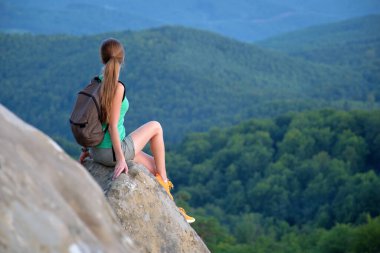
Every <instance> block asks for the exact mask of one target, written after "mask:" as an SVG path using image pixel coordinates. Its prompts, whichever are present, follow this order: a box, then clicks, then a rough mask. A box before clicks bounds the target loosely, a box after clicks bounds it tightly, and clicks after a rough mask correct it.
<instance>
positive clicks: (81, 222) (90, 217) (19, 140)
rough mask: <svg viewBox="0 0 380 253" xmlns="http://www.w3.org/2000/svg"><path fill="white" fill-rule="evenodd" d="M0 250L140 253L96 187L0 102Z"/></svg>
mask: <svg viewBox="0 0 380 253" xmlns="http://www.w3.org/2000/svg"><path fill="white" fill-rule="evenodd" d="M0 125H1V127H0V252H20V253H21V252H22V253H25V252H69V253H79V252H80V253H87V252H88V253H89V252H91V253H93V252H99V253H100V252H107V253H108V252H139V251H138V250H136V248H135V247H134V245H133V243H132V240H131V239H130V237H128V236H127V233H126V232H125V230H124V229H122V227H121V226H120V222H119V220H118V218H117V216H115V214H114V211H113V210H112V208H111V207H110V205H109V203H108V202H107V200H106V198H105V197H104V194H103V192H102V190H101V188H100V187H99V186H98V184H97V183H96V182H95V181H94V180H93V178H92V177H91V175H90V174H89V173H88V172H87V171H86V170H85V168H84V167H83V166H81V165H80V164H79V163H78V162H76V161H74V160H73V159H71V158H70V157H69V156H68V155H66V154H65V153H64V152H63V151H62V149H61V148H60V147H59V146H58V145H57V144H56V143H55V142H53V141H52V140H51V139H50V138H49V137H47V136H46V135H44V134H43V133H41V132H40V131H38V130H37V129H35V128H33V127H31V126H30V125H28V124H26V123H24V122H23V121H22V120H20V119H19V118H17V117H16V116H15V115H14V114H12V113H11V112H10V111H8V110H7V109H6V108H5V107H4V106H2V105H1V104H0Z"/></svg>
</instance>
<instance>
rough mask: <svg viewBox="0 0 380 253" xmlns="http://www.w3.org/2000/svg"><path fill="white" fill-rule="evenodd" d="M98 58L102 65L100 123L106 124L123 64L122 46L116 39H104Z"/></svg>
mask: <svg viewBox="0 0 380 253" xmlns="http://www.w3.org/2000/svg"><path fill="white" fill-rule="evenodd" d="M100 57H101V59H102V62H103V64H104V68H103V85H102V88H101V93H100V94H101V95H100V104H101V108H102V122H106V123H108V122H109V115H110V111H111V105H112V101H113V97H114V95H115V92H116V88H117V83H118V80H119V75H120V67H121V65H122V64H123V62H124V48H123V45H122V44H121V43H120V42H119V41H118V40H116V39H113V38H110V39H106V40H105V41H103V43H102V45H101V46H100Z"/></svg>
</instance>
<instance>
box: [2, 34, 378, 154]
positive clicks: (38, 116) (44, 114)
mask: <svg viewBox="0 0 380 253" xmlns="http://www.w3.org/2000/svg"><path fill="white" fill-rule="evenodd" d="M109 36H113V37H116V38H118V39H120V40H121V41H122V42H123V43H124V44H125V47H126V66H125V68H124V72H123V73H122V76H121V79H122V80H124V81H126V83H127V95H128V98H129V99H130V102H131V107H130V111H129V112H128V114H127V118H126V125H127V127H128V129H129V130H132V129H134V128H135V127H137V126H138V125H139V124H142V123H144V122H146V121H148V120H152V119H155V120H159V121H160V122H162V124H163V126H164V129H165V131H166V138H167V140H168V141H169V142H176V141H178V140H180V139H181V138H182V137H183V136H184V135H185V134H187V133H188V132H193V131H204V130H207V129H208V128H209V127H211V126H226V125H230V124H233V123H236V122H239V121H240V120H241V119H244V118H249V117H272V116H276V115H279V114H281V113H284V112H287V111H289V110H295V111H300V110H306V109H310V108H320V107H326V106H330V107H335V108H345V109H350V108H363V107H365V108H367V106H368V104H367V103H366V102H367V95H368V94H369V93H371V92H373V91H372V89H373V87H371V86H368V85H367V83H366V81H365V79H364V78H363V77H362V75H361V73H357V72H354V73H353V72H351V71H350V70H349V69H347V68H345V67H336V66H334V67H331V66H328V65H326V64H319V63H318V64H314V63H310V62H308V61H305V60H302V59H297V58H292V57H289V56H284V55H283V54H282V53H275V52H272V51H270V50H265V49H260V48H258V47H257V46H254V45H250V44H244V43H240V42H237V41H234V40H231V39H227V38H224V37H221V36H219V35H216V34H212V33H209V32H203V31H198V30H193V29H187V28H181V27H163V28H157V29H151V30H146V31H142V32H134V33H131V32H122V33H112V34H111V33H110V34H102V35H94V36H83V37H72V36H64V35H60V36H33V35H27V34H25V35H9V34H1V35H0V46H1V47H0V60H1V62H4V63H6V64H5V65H3V66H2V67H1V69H0V74H1V76H2V80H1V89H2V92H1V94H0V102H1V103H3V104H4V105H6V106H7V107H9V108H11V109H12V110H13V111H15V112H16V113H17V114H18V115H20V116H21V117H22V118H23V119H25V120H26V121H28V122H30V123H32V124H33V125H35V126H37V127H39V128H41V129H42V130H43V131H45V132H47V133H48V134H49V135H51V136H54V137H55V138H56V139H57V140H58V141H60V142H61V144H64V142H65V141H64V140H65V139H70V138H71V133H70V132H69V126H68V117H69V113H70V110H71V108H72V105H73V103H74V99H75V96H76V95H75V94H76V92H77V91H78V90H79V89H80V88H81V87H82V86H84V85H85V84H86V83H87V82H88V81H89V79H90V78H91V77H92V76H94V75H96V74H98V73H99V71H100V67H101V65H100V63H99V56H98V46H99V44H100V42H101V41H102V39H104V38H107V37H109ZM62 138H63V139H62ZM66 149H67V147H66Z"/></svg>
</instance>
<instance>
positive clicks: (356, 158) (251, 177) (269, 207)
mask: <svg viewBox="0 0 380 253" xmlns="http://www.w3.org/2000/svg"><path fill="white" fill-rule="evenodd" d="M379 129H380V111H379V110H376V111H351V112H344V111H337V110H326V109H325V110H318V111H308V112H303V113H288V114H284V115H281V116H278V117H275V118H274V119H266V120H264V119H262V120H258V119H252V120H249V121H246V122H243V123H240V124H238V125H236V126H234V127H231V128H225V129H219V128H213V129H212V130H211V131H209V132H207V133H198V134H192V135H189V136H188V137H187V138H186V139H185V140H184V141H183V142H182V143H181V145H179V146H178V147H177V148H176V149H174V150H172V151H171V152H169V153H168V168H170V171H169V176H170V177H171V178H172V180H173V182H176V184H177V185H180V186H179V190H177V192H176V194H175V199H177V200H179V202H180V205H185V204H186V203H189V204H190V206H192V207H196V209H195V210H194V211H193V213H194V215H195V216H196V217H197V219H198V221H197V223H195V224H194V226H195V228H196V229H197V231H198V233H199V234H200V235H201V236H202V237H203V238H204V239H205V240H206V243H207V245H208V247H209V248H210V250H211V251H212V252H218V253H220V252H240V253H245V252H247V253H248V252H268V253H269V252H272V253H277V252H278V253H280V252H293V253H298V252H299V253H303V252H312V253H319V252H320V253H322V252H323V253H330V252H331V253H333V252H357V253H360V252H372V253H375V252H379V251H380V242H379V240H378V238H379V237H380V216H379V215H380V193H379V191H378V189H379V187H380V177H379V173H380V131H379ZM175 189H176V188H175Z"/></svg>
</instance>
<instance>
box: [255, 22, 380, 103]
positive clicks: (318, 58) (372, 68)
mask: <svg viewBox="0 0 380 253" xmlns="http://www.w3.org/2000/svg"><path fill="white" fill-rule="evenodd" d="M379 31H380V15H371V16H367V17H363V18H358V19H352V20H347V21H342V22H338V23H334V24H329V25H322V26H317V27H310V28H308V29H303V30H299V31H296V32H292V33H287V34H283V35H281V36H276V37H273V38H270V39H267V40H264V41H260V42H258V43H257V44H258V45H260V46H262V47H265V48H271V49H275V50H277V51H281V52H284V53H287V54H288V55H290V56H295V57H299V58H301V59H306V60H309V61H313V62H318V63H327V64H330V65H335V66H345V67H350V68H351V69H352V71H357V72H358V73H361V74H362V76H363V77H364V78H365V79H366V81H367V82H368V84H369V85H371V86H373V87H374V90H375V93H374V94H373V95H374V96H376V97H377V100H379V99H380V85H379V80H380V36H379Z"/></svg>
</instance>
